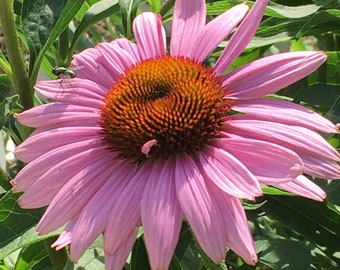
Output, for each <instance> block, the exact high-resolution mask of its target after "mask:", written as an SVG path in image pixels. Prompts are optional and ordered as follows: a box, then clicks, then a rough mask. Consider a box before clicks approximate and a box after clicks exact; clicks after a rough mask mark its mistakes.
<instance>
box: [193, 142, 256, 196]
mask: <svg viewBox="0 0 340 270" xmlns="http://www.w3.org/2000/svg"><path fill="white" fill-rule="evenodd" d="M199 159H200V162H201V166H202V169H203V171H204V174H205V178H208V179H210V180H211V181H212V182H214V184H215V185H217V186H218V187H219V188H220V189H221V190H223V191H224V192H226V193H228V194H229V195H231V196H234V197H239V198H246V199H249V200H253V199H254V197H256V196H261V195H262V190H261V187H260V184H259V182H258V181H257V179H256V178H255V176H254V175H253V174H252V173H251V172H250V171H249V170H248V169H247V168H246V167H245V166H244V165H243V164H242V163H241V162H240V161H239V160H238V159H236V158H235V157H234V156H233V155H231V154H230V153H228V152H226V151H224V150H222V149H219V148H217V147H211V146H205V148H204V151H201V152H200V153H199Z"/></svg>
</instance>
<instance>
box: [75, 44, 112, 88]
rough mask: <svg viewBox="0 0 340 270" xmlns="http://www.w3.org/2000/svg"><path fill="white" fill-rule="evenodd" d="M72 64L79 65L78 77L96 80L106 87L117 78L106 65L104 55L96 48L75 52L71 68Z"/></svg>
mask: <svg viewBox="0 0 340 270" xmlns="http://www.w3.org/2000/svg"><path fill="white" fill-rule="evenodd" d="M72 66H74V67H76V68H78V67H79V68H78V69H76V70H75V72H76V77H77V78H79V79H86V80H91V81H94V82H96V83H97V84H99V85H101V86H103V87H104V88H109V87H110V86H111V85H112V82H113V81H114V79H115V77H114V76H113V75H114V74H113V73H112V72H111V71H110V70H109V69H108V67H107V66H106V62H105V61H104V59H103V55H102V54H101V53H100V52H99V51H98V50H97V49H96V48H89V49H86V50H84V51H82V52H81V53H78V54H75V56H74V57H73V60H72V64H71V68H72ZM93 74H96V76H93Z"/></svg>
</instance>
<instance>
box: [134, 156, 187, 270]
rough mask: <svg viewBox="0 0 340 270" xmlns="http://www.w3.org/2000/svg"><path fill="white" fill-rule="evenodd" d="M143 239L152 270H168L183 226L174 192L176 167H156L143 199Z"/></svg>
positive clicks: (172, 163) (172, 165) (167, 163)
mask: <svg viewBox="0 0 340 270" xmlns="http://www.w3.org/2000/svg"><path fill="white" fill-rule="evenodd" d="M141 208H142V223H143V228H144V240H145V244H146V247H147V250H148V254H149V258H150V264H151V268H152V269H159V270H161V269H164V270H166V269H168V268H169V265H170V262H171V258H172V256H173V254H174V251H175V248H176V244H177V241H178V238H179V233H180V230H181V225H182V210H181V208H180V205H179V203H178V200H177V195H176V190H175V164H174V162H172V161H170V160H168V161H167V162H166V163H165V164H164V165H161V164H159V166H157V165H156V164H155V165H154V168H153V171H152V173H151V175H150V176H149V180H148V183H147V185H146V187H145V191H144V194H143V198H142V205H141Z"/></svg>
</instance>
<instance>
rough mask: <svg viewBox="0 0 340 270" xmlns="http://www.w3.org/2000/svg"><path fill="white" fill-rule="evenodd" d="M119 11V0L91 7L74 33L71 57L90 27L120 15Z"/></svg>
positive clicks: (111, 0) (103, 0) (109, 0)
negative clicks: (112, 16) (111, 16)
mask: <svg viewBox="0 0 340 270" xmlns="http://www.w3.org/2000/svg"><path fill="white" fill-rule="evenodd" d="M119 11H120V10H119V4H118V0H102V1H99V2H98V3H96V4H94V5H93V6H91V7H90V8H89V9H88V11H87V12H86V14H85V15H84V17H83V19H82V21H81V22H80V24H79V25H78V27H77V29H76V31H75V33H74V36H73V40H72V42H71V46H70V53H69V55H72V53H73V51H74V50H75V48H76V46H77V44H78V42H79V40H80V38H81V37H82V34H83V33H84V32H85V31H86V30H87V29H88V27H90V26H91V25H93V24H94V23H96V22H98V21H100V20H102V19H104V18H106V17H108V16H110V15H112V14H115V13H118V12H119Z"/></svg>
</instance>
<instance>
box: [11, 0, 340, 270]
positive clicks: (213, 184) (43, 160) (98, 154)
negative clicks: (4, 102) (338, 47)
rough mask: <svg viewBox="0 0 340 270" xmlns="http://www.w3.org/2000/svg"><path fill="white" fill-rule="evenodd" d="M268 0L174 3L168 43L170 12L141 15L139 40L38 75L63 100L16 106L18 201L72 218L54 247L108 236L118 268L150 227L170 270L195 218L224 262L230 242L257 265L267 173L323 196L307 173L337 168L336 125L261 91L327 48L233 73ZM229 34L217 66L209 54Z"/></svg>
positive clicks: (299, 73)
mask: <svg viewBox="0 0 340 270" xmlns="http://www.w3.org/2000/svg"><path fill="white" fill-rule="evenodd" d="M267 2H268V1H265V0H261V1H260V0H258V1H256V3H255V5H254V6H253V8H252V9H251V11H250V12H248V7H247V5H245V4H240V5H236V6H234V7H233V8H231V9H230V10H228V11H226V12H225V13H223V14H221V15H220V16H218V17H216V18H214V19H213V20H211V21H210V22H208V23H206V6H205V1H203V0H195V1H186V0H177V1H176V2H175V7H174V12H173V24H172V35H171V42H170V47H169V50H168V49H167V44H166V36H165V30H164V28H163V26H162V21H161V17H160V16H159V15H157V14H154V13H151V12H144V13H142V14H141V15H139V16H138V17H136V19H135V20H134V24H133V31H134V34H135V39H136V42H135V43H134V42H130V41H128V40H126V39H116V40H114V41H113V42H110V43H101V44H98V45H97V47H96V48H90V49H87V50H84V51H83V52H81V53H79V54H77V55H75V57H74V59H73V62H72V65H76V66H82V67H84V68H82V69H80V70H78V71H77V77H76V78H74V79H72V80H69V81H67V82H66V81H63V82H62V83H60V82H58V81H40V82H38V83H37V84H36V86H35V88H36V91H37V92H38V93H39V94H40V95H42V96H45V97H47V98H49V99H52V100H54V102H52V103H48V104H44V105H40V106H37V107H35V108H33V109H30V110H28V111H25V112H23V113H21V114H18V115H17V116H16V117H17V119H18V120H19V121H20V122H21V123H22V124H24V125H27V126H31V127H34V128H36V130H35V131H34V132H33V134H31V136H30V137H29V138H28V139H27V140H26V141H25V142H23V143H22V144H21V145H20V146H18V147H17V149H16V156H17V157H18V158H19V159H21V160H22V161H24V162H26V163H28V165H27V166H26V167H25V168H24V169H23V170H21V171H20V172H19V174H18V175H17V177H16V178H15V179H14V180H13V181H12V184H13V185H14V188H13V189H14V191H15V192H24V194H23V195H22V196H21V197H20V201H19V203H20V205H21V206H22V207H24V208H37V207H42V206H48V207H47V210H46V212H45V214H44V216H43V217H42V219H41V220H40V222H39V224H38V227H37V231H38V232H39V233H40V234H46V233H48V232H51V231H53V230H55V229H57V228H59V227H61V226H63V225H66V226H65V227H64V230H63V232H62V233H61V235H60V237H59V238H58V240H57V241H56V242H55V243H54V244H53V246H54V247H56V248H57V249H60V248H63V247H65V246H66V245H68V244H70V256H71V259H72V260H73V261H77V260H78V259H79V258H80V257H81V255H82V253H83V252H84V251H85V250H86V248H87V247H88V246H89V245H90V244H91V243H92V242H93V241H94V240H95V239H96V238H97V237H98V236H99V235H100V234H102V233H103V234H104V252H105V263H106V268H107V269H121V268H122V266H123V265H124V263H125V260H126V258H127V256H128V254H129V253H130V251H131V249H132V246H133V244H134V242H135V239H136V235H137V229H138V227H139V226H141V225H142V226H143V229H144V240H145V244H146V248H147V251H148V255H149V259H150V264H151V267H152V269H167V268H168V267H169V264H170V261H171V258H172V256H173V253H174V249H175V247H176V244H177V241H178V238H179V233H180V228H181V224H182V221H183V219H185V220H186V221H187V222H188V224H189V225H190V227H191V229H192V231H193V233H194V234H195V237H196V239H197V241H198V243H199V244H200V246H201V248H202V250H203V251H204V252H205V253H206V254H207V255H208V256H209V257H210V258H211V259H212V260H213V261H214V262H216V263H219V262H220V261H221V260H223V259H224V257H225V249H226V247H229V248H231V249H232V250H233V251H234V252H236V253H237V254H238V255H239V256H241V257H242V258H243V259H244V260H245V261H246V262H247V263H249V264H256V262H257V260H258V258H257V255H256V250H255V246H254V243H253V239H252V235H251V232H250V230H249V227H248V224H247V218H246V215H245V212H244V209H243V207H242V204H241V202H240V199H249V200H253V199H254V198H255V197H257V196H261V195H262V190H261V185H262V184H263V185H274V186H277V187H279V188H282V189H284V190H287V191H290V192H292V193H295V194H298V195H301V196H304V197H307V198H311V199H314V200H319V201H322V200H323V199H324V198H325V193H324V192H323V191H322V190H321V189H320V188H319V187H318V186H317V185H316V184H314V183H313V182H312V181H310V180H309V179H308V178H307V177H306V176H305V175H310V176H316V177H321V178H327V179H335V178H340V168H339V165H338V162H339V154H338V153H337V151H336V150H335V149H333V148H332V147H331V146H330V145H329V144H328V143H327V142H326V140H325V139H323V137H322V136H321V135H319V134H318V132H319V131H320V132H324V133H336V132H338V130H337V128H336V126H335V125H333V124H332V123H331V122H330V121H328V120H326V119H325V118H323V117H321V116H319V115H318V114H316V113H315V112H313V111H311V110H309V109H306V108H304V107H302V106H300V105H297V104H293V103H290V102H287V101H283V100H277V99H272V98H268V97H265V96H266V95H268V94H271V93H274V92H275V91H277V90H279V89H281V88H283V87H286V86H288V85H289V84H292V83H294V82H296V81H298V80H300V79H301V78H303V77H305V76H307V75H308V74H310V73H311V72H313V71H314V70H315V69H317V68H318V67H319V66H320V65H321V64H322V63H323V62H324V61H325V59H326V55H325V54H324V53H323V52H307V51H303V52H290V53H282V54H278V55H272V56H267V57H264V58H261V59H259V60H256V61H254V62H251V63H249V64H246V65H244V66H242V67H240V68H238V69H236V70H234V71H232V72H229V73H227V72H226V71H227V70H228V68H229V66H230V64H231V63H232V62H233V61H234V60H235V58H236V57H237V56H238V55H239V54H240V53H241V52H242V51H243V49H244V48H245V47H246V46H247V44H248V43H249V41H250V40H251V39H252V37H253V35H254V33H255V31H256V29H257V27H258V24H259V23H260V21H261V19H262V15H263V13H264V9H265V7H266V4H267ZM235 29H236V31H234V30H235ZM231 33H233V34H232V36H231V38H230V40H229V41H228V44H227V46H226V47H225V49H224V51H223V52H222V54H221V55H220V57H219V59H218V60H217V61H216V63H215V65H213V66H212V67H208V66H207V65H206V64H204V60H205V59H206V58H207V57H208V56H209V55H210V54H211V53H212V52H213V51H214V50H215V49H216V47H217V46H218V44H220V42H221V41H223V40H224V39H226V38H227V37H228V36H229V35H230V34H231ZM61 86H62V89H60V88H61ZM305 138H308V139H307V140H306V139H305Z"/></svg>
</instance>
